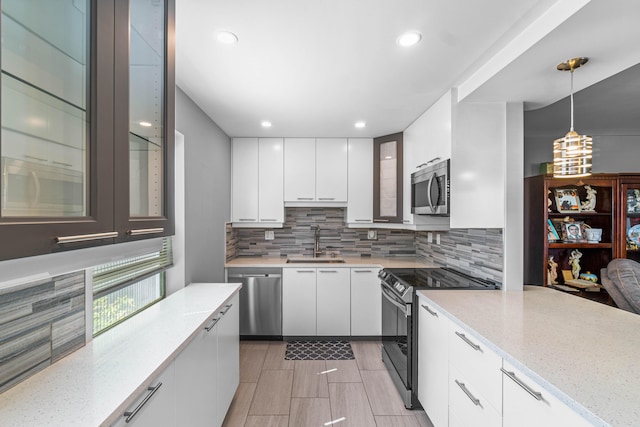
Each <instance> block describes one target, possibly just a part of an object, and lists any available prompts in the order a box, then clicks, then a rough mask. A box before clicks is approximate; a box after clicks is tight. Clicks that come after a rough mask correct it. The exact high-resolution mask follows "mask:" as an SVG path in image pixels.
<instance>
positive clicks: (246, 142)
mask: <svg viewBox="0 0 640 427" xmlns="http://www.w3.org/2000/svg"><path fill="white" fill-rule="evenodd" d="M231 168H232V178H231V185H232V191H231V194H232V199H233V200H232V203H231V212H232V213H231V221H232V222H234V223H236V222H248V223H249V222H258V185H257V184H258V138H234V140H233V154H232V163H231Z"/></svg>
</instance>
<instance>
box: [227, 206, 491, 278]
mask: <svg viewBox="0 0 640 427" xmlns="http://www.w3.org/2000/svg"><path fill="white" fill-rule="evenodd" d="M286 216H287V217H286V220H285V224H284V227H283V228H282V229H277V228H276V229H273V230H274V240H265V239H264V229H261V228H232V227H231V225H230V224H227V228H226V236H227V242H226V247H227V253H226V258H227V260H231V259H233V258H236V257H241V256H271V257H287V256H290V255H292V256H296V255H298V256H299V255H307V256H311V255H313V245H314V232H313V229H312V227H313V226H315V225H319V226H320V249H321V250H322V251H323V252H324V253H325V254H327V253H331V252H333V253H335V254H336V255H341V256H364V257H367V256H370V257H376V258H377V257H380V258H385V257H393V256H402V257H406V256H418V257H425V258H428V259H430V260H432V261H433V262H435V263H436V265H441V266H446V267H452V268H456V269H458V270H461V271H463V272H466V273H469V274H472V275H474V276H478V277H482V278H484V279H489V280H495V281H497V282H500V283H502V260H503V254H502V248H503V244H502V229H455V230H450V231H445V232H443V231H438V232H433V233H434V234H435V233H439V234H440V245H437V244H435V243H430V242H429V241H428V233H427V232H426V231H419V232H414V231H409V230H385V229H376V231H377V234H378V239H377V240H368V239H367V231H368V230H367V229H354V228H347V226H346V225H345V224H344V209H342V208H287V209H286Z"/></svg>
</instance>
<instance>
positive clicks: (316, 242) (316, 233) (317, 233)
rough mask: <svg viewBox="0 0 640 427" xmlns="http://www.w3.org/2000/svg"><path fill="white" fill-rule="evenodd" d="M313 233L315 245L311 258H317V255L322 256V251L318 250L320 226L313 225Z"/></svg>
mask: <svg viewBox="0 0 640 427" xmlns="http://www.w3.org/2000/svg"><path fill="white" fill-rule="evenodd" d="M314 228H315V230H316V231H315V233H314V237H315V244H314V247H313V257H314V258H315V257H317V256H318V255H322V251H321V250H320V226H319V225H315V226H314Z"/></svg>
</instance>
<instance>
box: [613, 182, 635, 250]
mask: <svg viewBox="0 0 640 427" xmlns="http://www.w3.org/2000/svg"><path fill="white" fill-rule="evenodd" d="M618 224H619V227H618V228H619V231H618V235H619V236H620V238H619V239H618V241H617V253H616V256H617V257H619V258H629V259H632V260H634V261H638V262H640V174H633V175H631V174H628V175H621V176H620V209H619V214H618Z"/></svg>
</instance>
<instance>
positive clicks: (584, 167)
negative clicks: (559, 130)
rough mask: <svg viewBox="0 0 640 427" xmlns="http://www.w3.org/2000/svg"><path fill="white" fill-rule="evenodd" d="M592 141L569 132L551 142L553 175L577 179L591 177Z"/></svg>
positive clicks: (585, 136)
mask: <svg viewBox="0 0 640 427" xmlns="http://www.w3.org/2000/svg"><path fill="white" fill-rule="evenodd" d="M592 157H593V139H592V138H591V137H590V136H587V135H579V134H578V133H577V132H576V131H574V130H571V131H569V132H567V134H566V135H565V136H564V137H563V138H558V139H556V140H555V141H553V175H554V176H555V177H560V178H577V177H581V176H589V175H591V158H592Z"/></svg>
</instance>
